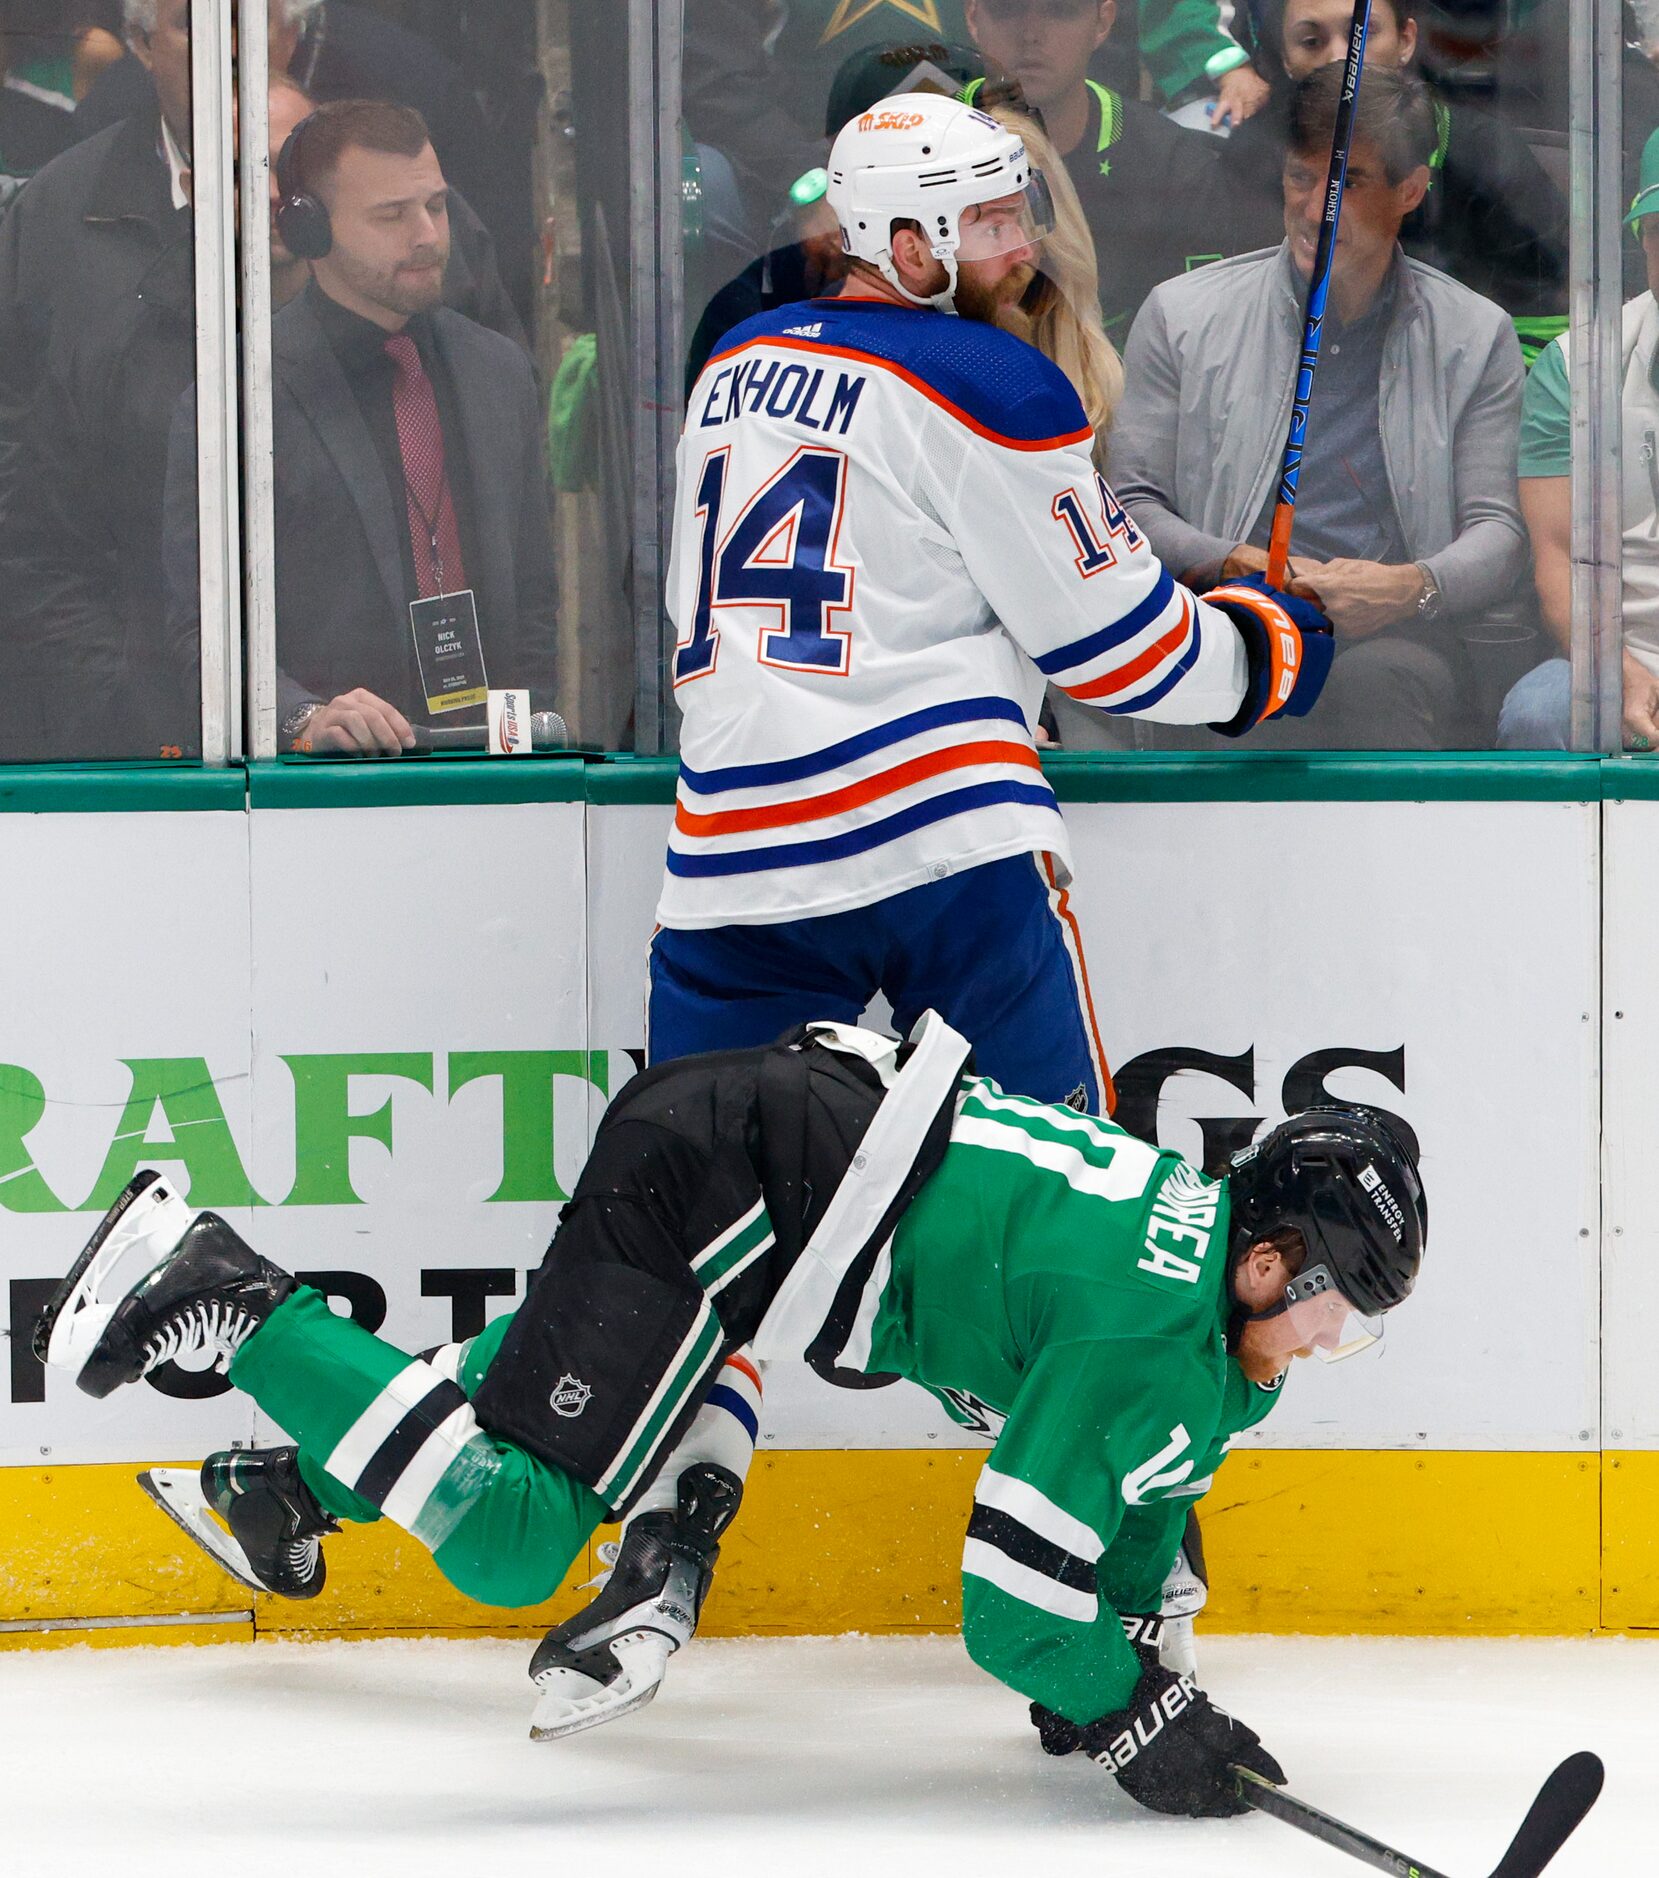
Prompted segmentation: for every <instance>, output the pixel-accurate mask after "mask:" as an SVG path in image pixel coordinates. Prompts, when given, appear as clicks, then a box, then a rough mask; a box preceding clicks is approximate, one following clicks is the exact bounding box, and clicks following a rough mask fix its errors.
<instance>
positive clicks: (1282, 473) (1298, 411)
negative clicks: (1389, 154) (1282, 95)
mask: <svg viewBox="0 0 1659 1878" xmlns="http://www.w3.org/2000/svg"><path fill="white" fill-rule="evenodd" d="M1370 30H1371V0H1354V23H1353V26H1352V27H1351V28H1350V29H1349V33H1348V56H1347V58H1346V59H1345V60H1344V62H1343V66H1342V95H1341V97H1340V98H1339V99H1338V100H1337V107H1336V124H1335V126H1334V130H1333V134H1332V137H1331V168H1330V174H1329V175H1328V177H1327V178H1326V182H1325V208H1324V212H1323V214H1322V215H1321V216H1320V218H1319V242H1318V245H1317V246H1316V247H1315V249H1314V254H1313V273H1312V275H1311V277H1310V278H1309V280H1308V304H1307V312H1306V315H1305V316H1304V318H1303V321H1302V356H1301V358H1300V359H1299V360H1298V361H1297V365H1296V390H1295V393H1294V395H1293V396H1292V399H1291V406H1290V429H1289V431H1288V432H1287V433H1286V436H1285V454H1284V461H1283V463H1282V464H1281V465H1280V468H1279V498H1278V500H1277V502H1275V503H1274V505H1273V530H1272V533H1271V535H1270V536H1269V538H1268V544H1267V578H1268V580H1269V582H1271V584H1272V585H1273V586H1275V587H1282V586H1284V584H1285V576H1286V571H1287V569H1288V568H1289V565H1290V525H1291V519H1292V517H1293V516H1294V514H1295V511H1296V485H1297V482H1298V480H1299V479H1300V477H1301V473H1302V452H1303V450H1304V449H1305V447H1306V444H1307V435H1308V406H1309V404H1310V403H1311V402H1312V399H1313V375H1314V373H1315V371H1316V370H1317V369H1318V366H1319V340H1320V335H1321V334H1322V333H1323V331H1324V327H1325V300H1326V296H1327V295H1328V294H1329V292H1330V288H1331V256H1332V255H1333V254H1334V252H1335V250H1336V231H1337V226H1338V224H1339V223H1340V222H1341V220H1342V190H1343V186H1344V185H1345V183H1346V182H1347V180H1348V149H1349V146H1350V144H1352V142H1353V138H1354V106H1355V104H1356V103H1357V101H1358V99H1359V80H1360V71H1361V68H1362V67H1363V66H1364V64H1365V36H1366V34H1367V33H1368V32H1369V31H1370Z"/></svg>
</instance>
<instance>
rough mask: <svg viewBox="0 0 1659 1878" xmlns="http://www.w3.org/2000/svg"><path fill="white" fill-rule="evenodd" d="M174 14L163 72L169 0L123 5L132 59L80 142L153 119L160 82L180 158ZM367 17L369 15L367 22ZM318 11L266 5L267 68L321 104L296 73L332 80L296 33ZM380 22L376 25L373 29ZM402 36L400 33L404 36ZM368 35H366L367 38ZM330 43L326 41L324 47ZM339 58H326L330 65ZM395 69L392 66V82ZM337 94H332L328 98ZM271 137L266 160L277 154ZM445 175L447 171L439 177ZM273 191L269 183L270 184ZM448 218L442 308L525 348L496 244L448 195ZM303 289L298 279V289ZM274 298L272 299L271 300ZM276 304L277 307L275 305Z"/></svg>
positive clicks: (183, 146)
mask: <svg viewBox="0 0 1659 1878" xmlns="http://www.w3.org/2000/svg"><path fill="white" fill-rule="evenodd" d="M176 10H177V11H178V12H179V13H180V15H181V23H180V26H179V34H180V38H179V41H178V46H176V47H174V48H173V50H172V51H171V52H170V51H169V49H168V44H169V42H168V41H167V39H166V36H165V33H164V34H163V35H162V39H161V45H162V69H161V70H160V71H158V70H157V69H156V64H155V57H156V54H155V45H156V43H157V34H156V26H157V19H158V12H159V16H160V17H161V19H162V21H163V24H165V21H166V19H167V18H168V17H170V16H171V14H172V13H173V12H174V11H175V9H174V8H173V7H172V6H171V5H170V4H169V0H125V15H126V21H127V39H128V45H129V47H130V48H131V56H130V57H128V58H127V59H125V60H123V61H122V62H121V64H119V65H117V66H113V67H111V68H110V69H109V70H108V71H107V72H106V73H105V74H104V76H103V78H101V79H100V80H99V82H98V83H97V84H96V85H95V86H94V87H93V89H92V91H91V92H90V93H89V94H88V96H87V99H86V101H85V102H84V103H83V104H82V105H80V106H79V107H78V108H77V110H76V112H75V125H76V129H77V131H78V133H79V134H80V135H82V136H85V135H86V134H87V130H88V128H89V127H91V126H94V125H99V126H101V125H105V124H108V125H114V124H116V123H119V122H121V121H122V120H124V119H125V118H127V117H129V116H134V115H136V116H137V117H139V118H140V119H143V118H145V117H148V118H150V119H151V120H152V121H153V119H154V115H155V108H156V92H157V89H158V87H159V86H161V85H163V84H165V85H166V86H167V87H168V88H169V92H170V94H171V95H170V96H169V97H168V98H166V99H164V101H163V112H164V116H165V118H166V121H167V122H169V123H172V124H177V125H182V126H183V127H184V128H183V129H182V130H181V131H180V133H179V138H180V142H179V149H180V153H181V158H182V157H183V155H184V153H187V152H188V150H189V147H190V135H189V128H188V127H189V122H190V40H189V8H188V7H184V8H182V9H176ZM371 17H372V16H371ZM326 18H327V16H326V15H323V14H322V13H321V11H320V9H319V7H318V4H317V0H271V7H270V27H271V69H272V71H273V72H283V71H284V70H285V68H286V71H287V74H288V76H289V78H290V80H291V81H292V82H293V83H294V84H296V85H297V86H298V87H299V92H300V95H301V96H303V97H308V98H311V99H312V100H313V101H314V102H318V103H320V102H322V94H321V93H319V92H316V91H312V90H311V89H309V88H308V86H307V85H306V84H305V83H304V82H303V80H301V79H300V78H299V77H297V76H295V74H296V73H297V72H298V71H299V70H302V69H304V70H309V69H310V68H311V66H312V64H313V63H322V64H327V65H329V69H330V72H331V75H333V76H335V77H337V76H338V74H337V72H335V71H334V67H333V63H331V61H324V60H321V59H320V58H319V59H318V60H316V61H313V59H312V58H311V57H310V55H309V54H308V52H307V50H306V48H307V47H308V46H309V45H310V44H311V42H310V41H309V40H306V39H304V38H303V37H302V34H301V27H302V26H303V25H305V24H306V22H307V21H311V22H313V23H315V22H317V21H319V20H322V21H326ZM379 24H380V22H375V25H376V26H378V25H379ZM354 35H355V26H354V27H353V32H352V33H350V34H348V35H347V40H348V49H349V48H350V46H351V45H354V44H355V37H354ZM404 37H407V35H404ZM372 39H373V33H372V32H371V40H372ZM332 44H335V42H334V41H332V40H327V39H325V41H324V46H325V47H326V46H328V45H332ZM179 48H182V52H183V62H182V64H180V62H179V60H178V58H177V56H176V53H177V51H178V50H179ZM337 57H338V54H337V53H336V54H334V55H331V60H334V59H337ZM401 69H402V68H401V67H398V66H394V69H393V74H392V76H393V78H396V76H397V74H398V72H399V71H401ZM330 95H337V94H330ZM348 95H351V96H368V97H379V96H381V95H383V91H382V87H380V86H376V85H370V86H368V87H366V88H365V89H364V90H361V91H358V92H353V93H350V94H348ZM281 147H282V146H281V144H280V142H278V141H276V140H275V136H274V132H273V142H272V152H273V155H274V153H275V152H276V151H277V150H280V149H281ZM446 174H447V171H446ZM273 186H274V185H273ZM450 220H451V227H452V232H453V241H452V244H451V254H450V264H449V270H448V272H447V274H446V275H445V277H444V304H445V305H446V306H452V307H454V308H455V309H456V311H457V312H460V313H464V314H466V316H467V318H468V319H473V320H477V321H479V322H480V323H481V324H482V325H485V326H491V327H494V329H495V330H496V331H497V332H498V333H505V334H506V335H507V337H508V338H509V339H512V340H515V341H516V342H517V343H518V344H519V345H522V346H524V347H526V349H528V346H529V340H528V338H527V337H526V334H525V330H524V323H523V321H522V320H521V319H520V318H519V314H518V310H517V308H516V307H515V306H514V304H513V301H512V299H511V297H510V296H509V294H508V292H507V289H506V286H505V285H504V284H503V282H502V278H501V270H500V268H499V267H498V265H497V262H496V251H495V243H494V241H493V240H492V239H491V237H490V233H489V231H488V229H486V228H485V226H484V225H483V223H482V222H481V221H480V220H479V218H478V216H477V215H476V214H475V213H474V211H473V206H472V205H471V204H470V203H469V202H467V201H465V200H463V199H462V197H461V196H460V195H459V194H458V193H457V192H456V191H454V190H452V191H451V198H450ZM300 284H301V285H303V284H304V283H303V281H302V282H301V283H300ZM273 298H274V296H273ZM278 304H280V303H278Z"/></svg>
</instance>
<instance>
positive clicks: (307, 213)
mask: <svg viewBox="0 0 1659 1878" xmlns="http://www.w3.org/2000/svg"><path fill="white" fill-rule="evenodd" d="M315 116H316V113H315V112H313V113H312V116H311V117H302V118H301V119H300V121H299V122H298V123H297V124H296V125H295V126H294V128H293V129H292V130H291V131H289V133H288V135H287V137H286V138H285V139H284V140H283V145H282V148H281V149H280V150H279V151H278V152H277V160H276V183H277V211H276V225H277V233H278V234H279V235H281V237H282V245H283V246H284V247H285V248H286V249H287V250H288V252H289V253H290V254H291V255H293V256H294V258H295V259H296V260H300V261H320V260H321V259H322V258H323V256H324V255H325V254H327V253H328V251H329V249H330V248H332V247H333V246H334V225H333V224H332V223H331V222H330V221H329V219H328V207H327V205H326V204H325V203H324V202H323V201H322V199H321V198H320V197H318V196H315V195H313V194H312V193H311V191H310V190H308V189H303V188H301V187H300V143H301V139H302V138H303V137H304V136H305V127H306V125H308V124H309V123H310V122H311V121H312V118H314V117H315Z"/></svg>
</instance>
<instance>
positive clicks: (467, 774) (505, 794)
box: [248, 756, 587, 809]
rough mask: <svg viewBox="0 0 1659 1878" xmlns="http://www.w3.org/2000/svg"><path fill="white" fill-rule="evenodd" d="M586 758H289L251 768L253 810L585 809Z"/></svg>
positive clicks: (252, 765) (249, 797) (249, 794)
mask: <svg viewBox="0 0 1659 1878" xmlns="http://www.w3.org/2000/svg"><path fill="white" fill-rule="evenodd" d="M586 768H587V759H586V758H584V757H580V756H544V757H538V756H529V757H514V758H512V759H511V760H509V761H505V762H503V761H501V760H500V759H497V760H495V761H493V762H492V761H491V760H490V759H489V758H487V757H478V758H472V757H453V756H429V757H413V758H405V759H402V760H399V759H391V760H388V761H384V762H380V761H363V762H349V761H348V762H343V763H330V762H321V761H318V760H316V759H315V758H307V757H283V758H278V760H277V761H276V762H274V763H250V764H249V765H248V801H249V805H250V806H251V807H253V808H255V809H374V808H439V807H446V806H452V805H454V804H457V803H524V802H582V801H585V800H586V793H585V784H584V781H583V772H584V771H585V770H586Z"/></svg>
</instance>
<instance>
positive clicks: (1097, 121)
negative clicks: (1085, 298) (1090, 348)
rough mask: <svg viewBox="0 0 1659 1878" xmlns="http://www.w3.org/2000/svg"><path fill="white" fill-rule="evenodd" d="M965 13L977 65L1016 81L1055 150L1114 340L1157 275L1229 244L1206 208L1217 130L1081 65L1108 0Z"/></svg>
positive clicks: (993, 0) (1040, 0)
mask: <svg viewBox="0 0 1659 1878" xmlns="http://www.w3.org/2000/svg"><path fill="white" fill-rule="evenodd" d="M966 13H967V22H968V31H969V33H970V35H971V36H972V38H973V42H974V44H975V45H976V46H978V48H979V50H980V51H981V53H983V55H984V57H985V61H986V66H987V69H995V70H1000V71H1002V72H1005V73H1007V74H1008V75H1009V77H1011V78H1013V79H1014V80H1016V81H1017V82H1018V84H1019V87H1020V90H1021V92H1022V93H1023V95H1024V97H1025V101H1026V103H1027V104H1028V105H1031V106H1034V107H1035V109H1036V110H1037V111H1038V112H1039V113H1040V114H1041V116H1042V120H1043V124H1044V127H1045V128H1046V129H1047V131H1048V134H1049V136H1050V138H1052V139H1053V142H1054V147H1055V149H1056V150H1057V151H1058V152H1059V153H1060V155H1061V156H1062V157H1063V158H1064V160H1065V165H1066V169H1067V172H1068V174H1069V175H1070V177H1071V180H1072V182H1073V184H1074V185H1075V186H1076V189H1077V194H1078V199H1079V200H1080V202H1081V203H1082V207H1083V217H1084V220H1085V221H1086V222H1087V223H1088V226H1089V232H1090V233H1091V234H1092V235H1093V237H1094V244H1095V252H1096V254H1097V256H1098V257H1099V261H1100V304H1101V312H1102V314H1103V316H1104V319H1105V323H1106V332H1107V335H1108V337H1111V338H1113V339H1117V340H1121V339H1122V338H1123V337H1124V336H1125V335H1126V334H1127V332H1128V330H1129V326H1130V322H1131V321H1132V320H1133V319H1134V317H1135V314H1136V312H1137V310H1138V309H1139V307H1140V304H1141V302H1142V301H1143V300H1144V299H1145V298H1146V296H1147V294H1148V293H1150V292H1151V291H1152V289H1153V288H1154V287H1155V286H1156V285H1157V284H1158V282H1159V281H1162V280H1168V279H1169V278H1170V277H1171V276H1172V275H1175V274H1181V273H1185V272H1186V271H1187V269H1188V268H1191V267H1196V266H1199V265H1200V264H1202V263H1203V262H1205V261H1210V260H1215V259H1217V258H1218V257H1220V256H1221V255H1223V254H1229V253H1232V252H1233V251H1234V245H1233V244H1232V243H1231V242H1229V241H1228V239H1227V237H1226V234H1225V231H1224V226H1223V223H1222V220H1221V217H1220V216H1219V215H1218V214H1217V212H1216V210H1217V197H1218V195H1219V193H1220V191H1219V180H1220V175H1221V171H1220V168H1219V157H1220V153H1221V148H1222V144H1221V141H1220V140H1219V139H1216V138H1212V137H1206V136H1204V135H1203V134H1202V133H1201V132H1198V131H1191V130H1182V129H1180V128H1179V127H1178V126H1176V125H1174V124H1172V123H1170V121H1169V120H1168V118H1165V117H1161V116H1159V114H1158V113H1157V112H1156V111H1154V110H1153V109H1152V107H1151V106H1150V105H1145V104H1139V103H1137V102H1136V101H1135V100H1134V99H1132V98H1125V97H1123V96H1121V95H1120V94H1119V93H1117V92H1115V91H1110V90H1108V89H1107V88H1106V87H1105V86H1104V85H1102V84H1099V83H1098V82H1097V81H1095V80H1094V79H1091V78H1090V77H1089V75H1088V73H1089V59H1090V57H1091V56H1092V54H1093V52H1094V50H1095V48H1096V47H1097V46H1098V45H1101V44H1102V43H1103V42H1104V41H1105V39H1106V36H1107V35H1108V34H1109V33H1110V32H1111V30H1112V20H1113V17H1114V13H1115V7H1114V4H1113V0H967V3H966ZM966 95H967V96H968V97H969V100H970V102H971V101H972V100H973V98H974V97H975V95H976V93H975V91H974V88H972V87H970V89H969V91H968V93H967V94H966Z"/></svg>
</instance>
